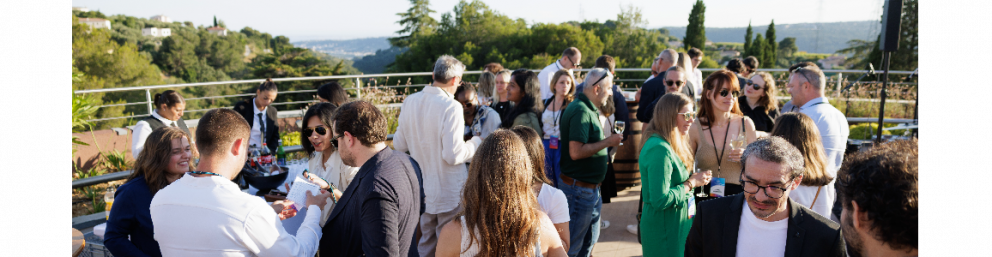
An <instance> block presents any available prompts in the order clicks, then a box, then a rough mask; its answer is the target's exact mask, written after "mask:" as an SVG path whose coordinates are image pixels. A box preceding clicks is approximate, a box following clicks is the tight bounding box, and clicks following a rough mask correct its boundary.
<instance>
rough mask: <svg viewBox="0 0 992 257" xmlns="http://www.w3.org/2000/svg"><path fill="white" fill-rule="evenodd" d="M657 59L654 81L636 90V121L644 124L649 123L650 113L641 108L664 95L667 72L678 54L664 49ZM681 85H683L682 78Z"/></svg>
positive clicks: (676, 60)
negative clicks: (656, 74) (657, 69)
mask: <svg viewBox="0 0 992 257" xmlns="http://www.w3.org/2000/svg"><path fill="white" fill-rule="evenodd" d="M659 57H661V59H660V60H659V63H658V65H657V66H656V67H658V68H659V72H658V76H655V79H651V80H648V81H647V82H645V83H644V85H643V86H641V89H640V90H638V94H639V97H638V99H637V105H638V106H639V107H638V108H637V120H639V121H641V122H644V124H647V123H648V121H651V116H650V115H649V114H650V113H648V112H646V111H645V110H646V109H647V108H641V107H643V106H647V105H649V104H651V102H654V101H656V100H658V98H661V96H662V95H664V94H665V78H666V77H668V76H667V75H666V73H668V72H667V70H668V69H669V68H671V67H672V66H673V64H675V63H676V62H678V58H679V54H678V53H676V52H675V50H672V49H665V51H663V52H661V55H660V56H659ZM659 78H660V79H659ZM682 83H683V84H685V79H684V78H683V80H682Z"/></svg>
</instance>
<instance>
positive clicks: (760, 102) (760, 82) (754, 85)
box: [737, 71, 779, 138]
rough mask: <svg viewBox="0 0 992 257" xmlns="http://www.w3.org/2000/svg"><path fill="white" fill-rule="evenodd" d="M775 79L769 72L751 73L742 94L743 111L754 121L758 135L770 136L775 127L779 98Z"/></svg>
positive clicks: (741, 104)
mask: <svg viewBox="0 0 992 257" xmlns="http://www.w3.org/2000/svg"><path fill="white" fill-rule="evenodd" d="M776 91H777V89H776V88H775V79H774V78H772V75H771V74H768V72H764V71H761V72H756V73H754V75H751V78H750V79H748V80H747V84H746V85H745V86H744V95H742V96H740V99H738V101H737V102H738V103H739V104H740V108H741V112H743V113H744V115H746V116H748V117H750V118H751V120H752V121H754V128H755V130H756V132H757V133H758V137H759V138H761V137H766V136H768V132H771V131H772V128H773V127H775V118H777V117H778V114H779V111H778V100H776V99H775V92H776Z"/></svg>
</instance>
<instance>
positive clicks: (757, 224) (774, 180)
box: [685, 137, 846, 257]
mask: <svg viewBox="0 0 992 257" xmlns="http://www.w3.org/2000/svg"><path fill="white" fill-rule="evenodd" d="M742 156H743V157H742V158H741V166H743V168H742V171H741V181H740V183H741V185H743V186H744V193H741V194H736V195H732V196H727V197H723V198H718V199H714V200H709V201H705V202H702V203H700V204H699V209H698V211H697V213H696V216H695V217H694V218H693V220H692V228H691V229H690V230H689V236H688V238H687V240H686V244H685V256H714V257H715V256H786V257H792V256H796V257H798V256H846V254H845V253H844V238H843V235H842V234H841V231H840V225H838V224H837V223H834V222H833V221H830V219H827V218H824V217H823V216H820V215H819V214H817V213H816V212H813V211H812V210H810V209H809V208H806V207H805V206H802V205H801V204H798V203H796V202H795V201H793V200H792V199H789V193H790V192H791V191H792V190H795V189H796V187H798V186H799V185H800V184H801V183H802V180H803V175H802V174H803V169H804V159H803V156H802V153H800V152H799V149H796V147H795V146H792V144H789V142H788V141H786V140H785V139H782V138H780V137H769V138H764V139H761V140H758V141H755V142H754V143H751V144H750V145H748V146H747V149H745V150H744V154H743V155H742ZM690 201H692V200H691V199H690Z"/></svg>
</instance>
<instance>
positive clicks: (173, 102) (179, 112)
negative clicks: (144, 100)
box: [131, 90, 196, 159]
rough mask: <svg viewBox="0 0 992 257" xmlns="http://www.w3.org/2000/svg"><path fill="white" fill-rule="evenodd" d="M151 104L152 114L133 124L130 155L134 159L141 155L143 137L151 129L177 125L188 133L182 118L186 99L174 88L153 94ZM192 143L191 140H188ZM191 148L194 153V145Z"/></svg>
mask: <svg viewBox="0 0 992 257" xmlns="http://www.w3.org/2000/svg"><path fill="white" fill-rule="evenodd" d="M152 105H153V106H155V110H154V111H152V115H151V116H148V117H147V118H145V119H142V120H141V121H138V123H137V124H134V129H133V132H132V133H131V156H132V157H134V159H138V156H140V155H141V150H142V149H144V146H145V139H146V138H148V135H150V134H152V131H154V130H156V129H158V128H161V127H177V128H179V129H182V131H183V132H186V134H187V135H190V133H189V128H188V127H186V121H185V120H183V111H185V110H186V99H183V96H182V95H180V94H179V92H176V91H175V90H166V91H165V92H162V93H158V94H155V96H153V97H152ZM190 144H192V141H191V142H190ZM191 148H192V149H193V155H194V156H195V155H196V145H193V146H192V147H191Z"/></svg>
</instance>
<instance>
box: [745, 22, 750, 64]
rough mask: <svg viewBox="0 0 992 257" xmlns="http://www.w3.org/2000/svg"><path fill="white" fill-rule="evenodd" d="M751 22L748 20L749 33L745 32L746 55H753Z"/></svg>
mask: <svg viewBox="0 0 992 257" xmlns="http://www.w3.org/2000/svg"><path fill="white" fill-rule="evenodd" d="M750 51H751V22H750V21H748V22H747V33H745V34H744V56H748V55H751V52H750Z"/></svg>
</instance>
